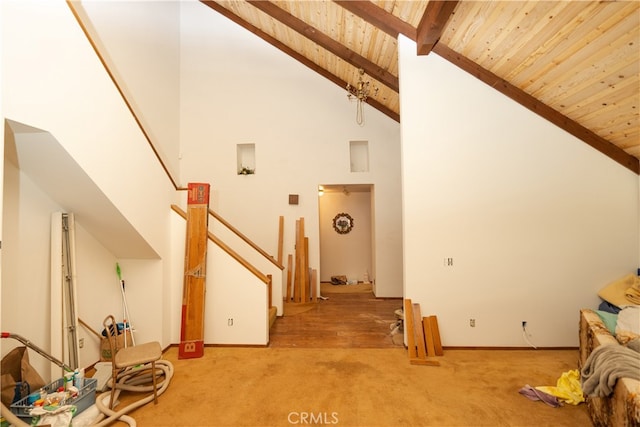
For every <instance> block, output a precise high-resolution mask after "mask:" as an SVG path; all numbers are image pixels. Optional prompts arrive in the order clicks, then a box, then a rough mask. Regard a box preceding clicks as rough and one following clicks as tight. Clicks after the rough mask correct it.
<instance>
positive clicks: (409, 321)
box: [404, 299, 443, 366]
mask: <svg viewBox="0 0 640 427" xmlns="http://www.w3.org/2000/svg"><path fill="white" fill-rule="evenodd" d="M404 325H405V328H406V331H407V347H408V351H409V363H411V364H412V365H429V366H440V362H439V361H437V360H433V359H430V358H433V357H434V356H442V355H443V351H442V343H441V342H440V330H439V329H438V318H437V317H436V316H426V317H422V313H421V310H420V304H416V303H413V302H412V301H411V300H410V299H405V300H404Z"/></svg>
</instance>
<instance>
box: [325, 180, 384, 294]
mask: <svg viewBox="0 0 640 427" xmlns="http://www.w3.org/2000/svg"><path fill="white" fill-rule="evenodd" d="M318 188H319V192H318V198H319V200H318V209H319V221H320V224H319V227H320V233H319V235H320V242H319V243H320V284H321V292H320V294H322V287H323V286H324V287H325V288H326V287H327V286H331V284H332V283H333V286H339V285H345V286H353V285H358V287H359V288H362V287H366V286H369V287H370V288H371V290H372V292H373V293H374V294H375V266H374V263H373V260H374V256H373V255H374V248H373V242H374V239H373V230H374V215H373V185H372V184H323V185H320V186H319V187H318ZM332 279H333V280H332Z"/></svg>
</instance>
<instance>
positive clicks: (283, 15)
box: [248, 1, 400, 92]
mask: <svg viewBox="0 0 640 427" xmlns="http://www.w3.org/2000/svg"><path fill="white" fill-rule="evenodd" d="M248 3H249V4H250V5H252V6H254V7H256V8H258V9H260V10H261V11H263V12H264V13H266V14H267V15H269V16H271V17H272V18H273V19H275V20H277V21H279V22H281V23H282V24H284V25H286V26H287V27H289V28H291V29H292V30H294V31H296V32H297V33H299V34H300V35H302V36H304V37H306V38H308V39H309V40H311V41H313V42H314V43H316V44H317V45H318V46H320V47H322V48H324V49H326V50H328V51H329V52H331V53H333V54H334V55H336V56H338V57H340V58H341V59H342V60H344V61H346V62H347V63H349V64H351V65H353V66H355V67H358V68H362V69H363V70H364V71H365V72H366V73H367V74H368V75H370V76H371V77H373V78H374V79H376V80H378V81H379V82H380V83H382V84H384V85H385V86H387V87H389V88H390V89H392V90H394V91H395V92H398V91H399V88H400V85H399V83H398V77H397V76H394V75H393V74H391V73H390V72H388V71H387V70H385V69H384V68H382V67H380V66H378V65H377V64H375V63H373V62H371V61H369V60H368V59H367V58H365V57H363V56H361V55H359V54H357V53H356V52H354V51H352V50H351V49H349V48H347V47H346V46H344V45H342V44H341V43H339V42H337V41H335V40H334V39H332V38H331V37H329V36H328V35H326V34H324V33H322V32H321V31H318V29H316V28H314V27H312V26H311V25H309V24H307V23H306V22H304V21H303V20H301V19H298V18H296V17H295V16H293V15H291V14H290V13H289V12H287V11H286V10H284V9H281V8H280V7H278V6H277V5H275V4H274V3H271V2H270V1H251V2H248Z"/></svg>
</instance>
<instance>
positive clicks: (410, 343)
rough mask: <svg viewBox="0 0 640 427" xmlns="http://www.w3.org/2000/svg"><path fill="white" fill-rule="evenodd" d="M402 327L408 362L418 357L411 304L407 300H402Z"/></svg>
mask: <svg viewBox="0 0 640 427" xmlns="http://www.w3.org/2000/svg"><path fill="white" fill-rule="evenodd" d="M404 326H405V328H406V330H407V350H408V351H409V360H412V359H416V358H417V357H418V351H417V350H416V340H415V336H414V333H413V330H414V327H413V304H412V303H411V300H410V299H409V298H407V299H405V300H404Z"/></svg>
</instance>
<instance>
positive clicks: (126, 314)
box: [116, 262, 136, 347]
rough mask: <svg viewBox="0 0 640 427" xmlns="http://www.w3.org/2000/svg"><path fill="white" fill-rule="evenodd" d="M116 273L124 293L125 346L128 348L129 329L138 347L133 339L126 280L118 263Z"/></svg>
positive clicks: (132, 341) (133, 342)
mask: <svg viewBox="0 0 640 427" xmlns="http://www.w3.org/2000/svg"><path fill="white" fill-rule="evenodd" d="M116 273H117V274H118V281H119V282H120V291H121V292H122V316H123V321H122V323H123V324H124V334H125V336H124V346H125V347H127V335H126V334H127V329H128V330H129V331H130V332H131V343H132V344H133V345H136V340H135V338H134V337H133V326H132V325H131V315H130V314H129V305H128V304H127V294H126V292H125V290H124V280H122V271H121V270H120V264H118V263H117V262H116Z"/></svg>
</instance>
